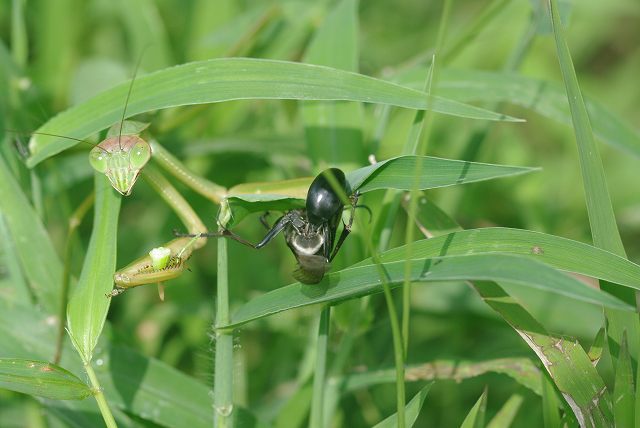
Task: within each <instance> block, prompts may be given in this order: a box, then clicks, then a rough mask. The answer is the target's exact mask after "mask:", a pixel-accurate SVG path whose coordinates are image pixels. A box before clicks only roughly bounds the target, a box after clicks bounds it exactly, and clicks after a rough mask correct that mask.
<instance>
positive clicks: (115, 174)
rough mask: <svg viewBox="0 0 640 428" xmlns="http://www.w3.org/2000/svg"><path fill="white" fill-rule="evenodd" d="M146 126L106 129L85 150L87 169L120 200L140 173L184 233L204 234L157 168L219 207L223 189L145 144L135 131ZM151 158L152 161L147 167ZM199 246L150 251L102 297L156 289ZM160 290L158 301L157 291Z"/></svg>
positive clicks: (192, 241) (200, 241)
mask: <svg viewBox="0 0 640 428" xmlns="http://www.w3.org/2000/svg"><path fill="white" fill-rule="evenodd" d="M147 126H148V125H147V124H143V123H140V122H133V121H126V122H122V123H119V124H116V125H114V126H112V127H111V129H110V130H109V132H108V133H107V138H106V139H105V140H103V141H102V142H100V143H99V144H98V145H97V146H95V147H94V148H93V149H92V150H91V152H90V154H89V162H90V164H91V166H92V167H93V168H94V169H95V170H96V171H98V172H100V173H102V174H104V175H105V176H106V177H107V178H108V179H109V182H110V183H111V186H112V187H113V188H114V189H115V190H116V191H118V192H119V193H121V194H122V195H123V196H128V195H130V194H131V192H132V189H133V187H134V185H135V183H136V181H137V179H138V177H139V176H141V175H142V176H143V177H144V179H145V180H146V181H147V182H148V183H149V184H150V185H151V186H152V187H153V188H154V190H155V191H156V192H157V193H158V194H159V195H160V196H161V197H162V199H163V200H164V201H165V202H166V203H167V204H168V205H169V206H170V207H171V208H172V209H173V210H174V211H175V213H176V214H177V215H178V217H179V218H180V220H181V221H182V223H183V224H184V226H185V228H186V229H187V231H188V232H189V233H190V234H201V233H203V232H205V231H206V230H207V228H206V227H205V225H204V223H203V222H202V220H201V219H200V217H199V216H198V215H197V214H196V213H195V211H194V210H193V208H192V207H191V206H190V205H189V203H188V202H187V201H186V200H185V199H184V197H183V196H182V195H181V194H180V192H178V190H177V189H176V188H175V187H174V186H173V185H172V184H171V183H170V182H169V180H168V179H167V178H166V177H165V176H164V175H163V174H162V172H161V171H160V168H158V166H159V167H161V168H162V169H164V170H165V171H167V172H169V173H170V174H172V175H173V176H175V177H176V178H178V179H179V180H180V181H182V182H183V183H184V184H186V185H187V186H188V187H190V188H191V189H193V190H194V191H195V192H197V193H199V194H201V195H202V196H204V197H206V198H207V199H208V200H210V201H212V202H213V203H215V204H220V202H221V201H222V200H223V199H224V197H225V195H226V189H225V188H223V187H222V186H219V185H217V184H215V183H213V182H211V181H209V180H207V179H205V178H203V177H200V176H198V175H196V174H194V173H192V172H191V171H189V170H188V169H187V168H186V167H185V166H184V164H183V163H182V162H180V161H179V160H178V159H177V158H175V157H174V156H173V155H172V154H171V153H169V152H168V151H167V150H166V149H165V148H164V147H162V145H160V144H159V143H158V142H157V141H155V140H152V139H150V140H149V142H147V141H146V140H144V139H143V138H141V137H140V133H141V132H142V131H144V130H145V129H146V127H147ZM151 159H153V160H154V162H153V163H152V164H149V161H150V160H151ZM154 164H155V165H154ZM205 243H206V237H197V238H193V237H182V238H175V239H173V240H171V241H169V242H168V243H166V244H163V245H162V246H160V247H157V248H154V249H152V250H151V251H150V252H149V254H148V255H145V256H143V257H140V258H139V259H137V260H135V261H133V262H132V263H130V264H129V265H127V266H126V267H124V268H122V269H120V270H118V271H117V272H116V273H115V274H114V278H113V279H114V289H113V291H112V292H111V293H109V294H108V295H107V296H108V297H114V296H117V295H119V294H121V293H122V292H124V291H125V290H127V289H129V288H132V287H137V286H141V285H145V284H153V283H158V284H159V285H160V284H162V282H164V281H167V280H170V279H173V278H176V277H177V276H179V275H180V274H181V273H182V272H183V271H184V269H185V266H186V265H185V262H186V261H187V260H188V259H189V257H191V254H192V253H193V251H194V250H197V249H199V248H201V247H203V246H204V245H205ZM160 290H161V291H160V294H161V297H162V295H163V293H162V287H160Z"/></svg>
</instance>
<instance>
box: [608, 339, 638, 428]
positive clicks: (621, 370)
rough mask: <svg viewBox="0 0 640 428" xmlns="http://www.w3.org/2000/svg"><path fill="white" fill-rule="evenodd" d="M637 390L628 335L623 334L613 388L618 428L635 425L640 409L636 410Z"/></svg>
mask: <svg viewBox="0 0 640 428" xmlns="http://www.w3.org/2000/svg"><path fill="white" fill-rule="evenodd" d="M635 401H636V398H635V390H634V385H633V367H632V365H631V357H630V355H629V347H628V346H627V334H626V332H625V333H623V334H622V343H621V346H620V353H619V355H618V364H616V376H615V385H614V387H613V415H614V417H615V421H616V427H620V428H626V427H628V428H631V427H633V426H635V425H634V419H635V413H636V412H637V411H640V409H635V408H634V406H635Z"/></svg>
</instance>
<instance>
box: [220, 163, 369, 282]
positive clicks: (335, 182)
mask: <svg viewBox="0 0 640 428" xmlns="http://www.w3.org/2000/svg"><path fill="white" fill-rule="evenodd" d="M343 198H348V199H349V202H350V205H351V215H350V218H349V222H348V223H346V224H344V223H343V225H344V227H343V229H342V232H341V233H340V236H339V238H338V240H337V241H336V233H337V230H338V226H339V224H340V223H341V220H342V212H343V211H344V207H345V204H344V200H345V199H343ZM357 201H358V194H357V193H356V194H352V193H351V189H350V187H349V183H348V182H347V179H346V177H345V175H344V172H342V171H341V170H340V169H338V168H330V169H327V170H325V171H323V172H321V173H320V174H319V175H318V176H317V177H316V178H315V179H314V180H313V182H312V183H311V186H310V187H309V191H308V193H307V200H306V206H305V208H304V209H295V210H291V211H288V212H287V213H285V214H284V215H283V216H282V217H280V218H279V219H278V220H277V221H276V222H275V224H274V225H273V227H271V228H270V230H269V231H268V232H267V234H266V235H265V237H264V238H263V239H262V240H261V241H260V242H259V243H257V244H255V245H254V244H252V243H250V242H248V241H246V240H244V239H243V238H241V237H239V236H238V235H236V234H235V233H233V232H231V231H230V230H225V231H224V232H223V233H222V234H223V235H224V236H228V237H230V238H232V239H235V240H236V241H238V242H241V243H243V244H245V245H247V246H250V247H252V248H256V249H260V248H262V247H264V246H265V245H267V244H268V243H269V242H270V241H271V240H272V239H273V238H275V237H276V236H277V235H278V234H279V233H280V232H282V231H284V237H285V240H286V242H287V245H288V246H289V248H290V249H291V251H292V252H293V254H294V256H295V257H296V260H297V261H298V268H297V269H296V270H295V271H294V272H293V276H294V278H295V279H297V280H298V281H300V282H302V283H305V284H317V283H318V282H320V281H321V280H322V278H323V277H324V274H325V273H326V272H327V271H328V270H329V269H330V268H331V264H330V263H331V261H332V260H333V258H334V257H335V256H336V254H337V253H338V250H339V249H340V247H341V246H342V244H343V242H344V240H345V239H346V238H347V236H348V235H349V233H350V232H351V226H352V224H353V215H354V211H355V208H356V207H357V206H358V205H357ZM267 214H268V213H267ZM260 220H261V221H262V223H263V224H264V225H265V226H266V227H267V228H269V225H268V224H267V222H266V215H263V216H262V217H261V218H260ZM214 235H217V236H219V234H214ZM334 244H335V245H334Z"/></svg>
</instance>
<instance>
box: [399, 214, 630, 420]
mask: <svg viewBox="0 0 640 428" xmlns="http://www.w3.org/2000/svg"><path fill="white" fill-rule="evenodd" d="M428 208H429V209H428V210H425V211H424V212H423V211H420V212H419V215H418V218H417V219H416V222H417V223H418V224H419V226H420V227H421V229H423V228H424V229H425V232H427V231H428V229H430V228H433V227H434V226H435V229H436V230H437V229H438V226H439V225H444V227H445V228H447V229H450V228H455V227H458V228H459V229H461V228H460V227H459V226H458V225H457V224H456V222H455V221H454V220H453V219H451V218H448V219H447V215H446V213H444V212H443V211H442V210H440V209H439V208H438V207H437V206H435V205H433V206H430V207H429V206H428ZM432 212H438V213H439V215H438V216H437V219H438V220H437V221H435V222H434V221H432V216H431V215H429V214H430V213H432ZM483 230H487V231H491V230H494V229H479V231H483ZM496 230H503V229H502V228H497V229H495V230H494V231H496ZM504 230H505V233H504V236H505V240H506V241H507V242H509V241H510V240H509V235H510V232H507V231H514V229H504ZM465 232H472V231H462V230H461V231H460V232H455V233H454V234H449V235H446V236H440V237H439V238H432V239H429V240H427V241H424V242H430V241H435V240H437V239H443V238H447V239H448V238H449V237H451V236H452V235H454V236H455V235H456V234H457V233H465ZM519 232H521V231H517V230H516V231H515V233H516V234H518V233H519ZM489 233H491V232H489ZM526 233H533V234H535V235H542V236H545V237H547V239H545V244H544V246H537V244H534V245H533V246H531V247H530V249H531V250H533V251H532V253H533V254H532V255H531V256H532V257H538V256H541V255H543V254H544V253H545V249H548V248H549V243H548V242H547V240H551V241H556V240H560V241H558V242H553V246H561V244H563V240H564V238H558V237H553V236H552V235H545V234H538V233H536V232H530V231H526ZM521 238H525V240H526V237H525V236H522V237H521ZM495 241H496V242H499V241H501V239H500V238H498V239H496V240H495ZM566 241H569V240H566ZM445 242H446V241H445ZM538 242H539V241H538ZM570 242H574V241H570ZM565 244H566V243H565ZM577 244H578V248H574V250H575V251H577V252H578V253H579V254H581V255H583V256H584V257H585V258H586V260H587V262H590V261H593V262H595V261H596V260H598V259H599V258H601V257H604V258H605V259H606V255H607V254H609V255H610V256H613V257H614V258H616V259H617V260H619V261H620V260H621V261H623V262H624V263H626V262H627V261H626V260H624V259H623V258H621V257H617V256H615V255H613V254H611V253H607V252H603V253H604V254H602V255H596V253H597V252H600V251H602V250H599V249H597V248H595V247H591V246H586V247H589V248H590V250H587V249H580V248H579V247H580V246H583V245H585V244H581V243H577ZM572 245H575V244H572ZM447 248H451V247H450V246H449V247H447ZM591 249H592V250H591ZM574 250H571V249H569V248H565V249H564V250H563V251H561V252H560V253H559V254H562V253H564V251H567V252H572V251H574ZM593 250H595V251H596V253H594V254H589V253H590V251H593ZM392 251H393V250H392ZM534 254H535V255H534ZM399 256H400V255H398V257H399ZM545 261H546V262H547V263H549V264H551V265H555V266H556V267H562V268H564V269H569V270H573V269H575V268H576V267H577V268H579V269H583V268H585V267H586V264H584V263H576V262H575V261H574V262H570V263H567V260H566V259H565V260H563V259H562V258H558V257H550V258H549V259H547V260H545ZM579 265H582V266H579ZM596 270H599V271H600V272H599V274H602V273H604V274H606V272H607V271H608V270H609V269H608V268H607V267H600V269H596ZM599 274H598V275H599ZM598 275H594V276H596V277H598ZM632 283H633V281H632ZM472 285H473V287H474V288H475V290H476V291H477V292H478V293H479V294H480V296H481V297H482V299H483V300H484V302H485V303H486V304H487V305H489V306H490V307H491V308H492V309H493V310H495V311H496V312H497V313H498V314H500V316H501V317H502V318H503V319H504V320H505V321H506V322H507V323H508V324H509V325H511V327H512V328H513V329H514V330H515V331H516V332H517V333H518V334H519V335H520V337H522V339H523V340H524V341H525V342H526V343H527V345H528V346H529V347H530V348H531V349H532V350H533V351H534V352H535V353H536V355H537V356H538V358H539V359H540V361H541V362H542V363H543V365H544V367H545V370H546V371H547V372H548V373H549V375H550V377H551V379H552V380H553V381H554V383H555V384H556V386H557V387H558V389H559V390H560V392H561V393H562V395H563V397H564V399H565V400H566V402H567V403H568V404H569V406H570V408H571V410H572V412H573V414H574V415H575V418H576V419H577V420H578V421H580V422H581V423H582V424H583V426H588V427H606V426H611V425H612V424H613V414H612V404H611V398H610V395H609V391H608V390H607V388H606V386H605V384H604V382H603V380H602V378H601V377H600V375H599V374H598V372H597V370H596V369H595V367H594V365H593V363H592V360H591V358H590V356H589V355H588V354H587V353H586V352H585V351H584V349H582V347H581V346H580V344H579V343H578V342H572V341H570V340H567V339H562V338H557V337H553V336H552V335H550V334H549V333H548V332H547V331H546V329H545V328H544V327H543V326H542V325H541V324H540V323H539V322H538V321H537V320H536V319H535V318H533V317H532V316H531V315H530V314H529V313H528V312H527V311H526V310H525V309H524V308H523V307H522V306H521V305H520V304H519V303H518V302H517V301H516V300H515V299H514V298H513V297H511V296H509V294H507V293H506V292H505V291H504V290H503V289H502V288H501V287H500V285H498V284H496V283H494V282H488V281H475V282H473V284H472Z"/></svg>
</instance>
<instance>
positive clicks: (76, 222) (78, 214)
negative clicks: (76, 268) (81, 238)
mask: <svg viewBox="0 0 640 428" xmlns="http://www.w3.org/2000/svg"><path fill="white" fill-rule="evenodd" d="M95 199H96V194H95V192H91V194H89V196H87V197H86V198H85V199H84V201H82V203H80V205H79V206H78V208H76V210H75V211H74V212H73V214H71V217H70V218H69V230H68V231H67V241H66V243H65V246H64V270H63V272H62V287H61V288H60V308H59V311H58V331H57V333H56V350H55V353H54V355H53V362H54V364H58V363H59V362H60V358H62V342H63V340H64V335H65V326H66V324H67V301H68V300H69V285H70V283H71V256H72V255H73V236H74V235H75V233H76V230H78V226H80V224H81V223H82V219H83V218H84V216H85V215H86V214H87V211H89V208H91V206H92V205H93V202H94V201H95Z"/></svg>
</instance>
